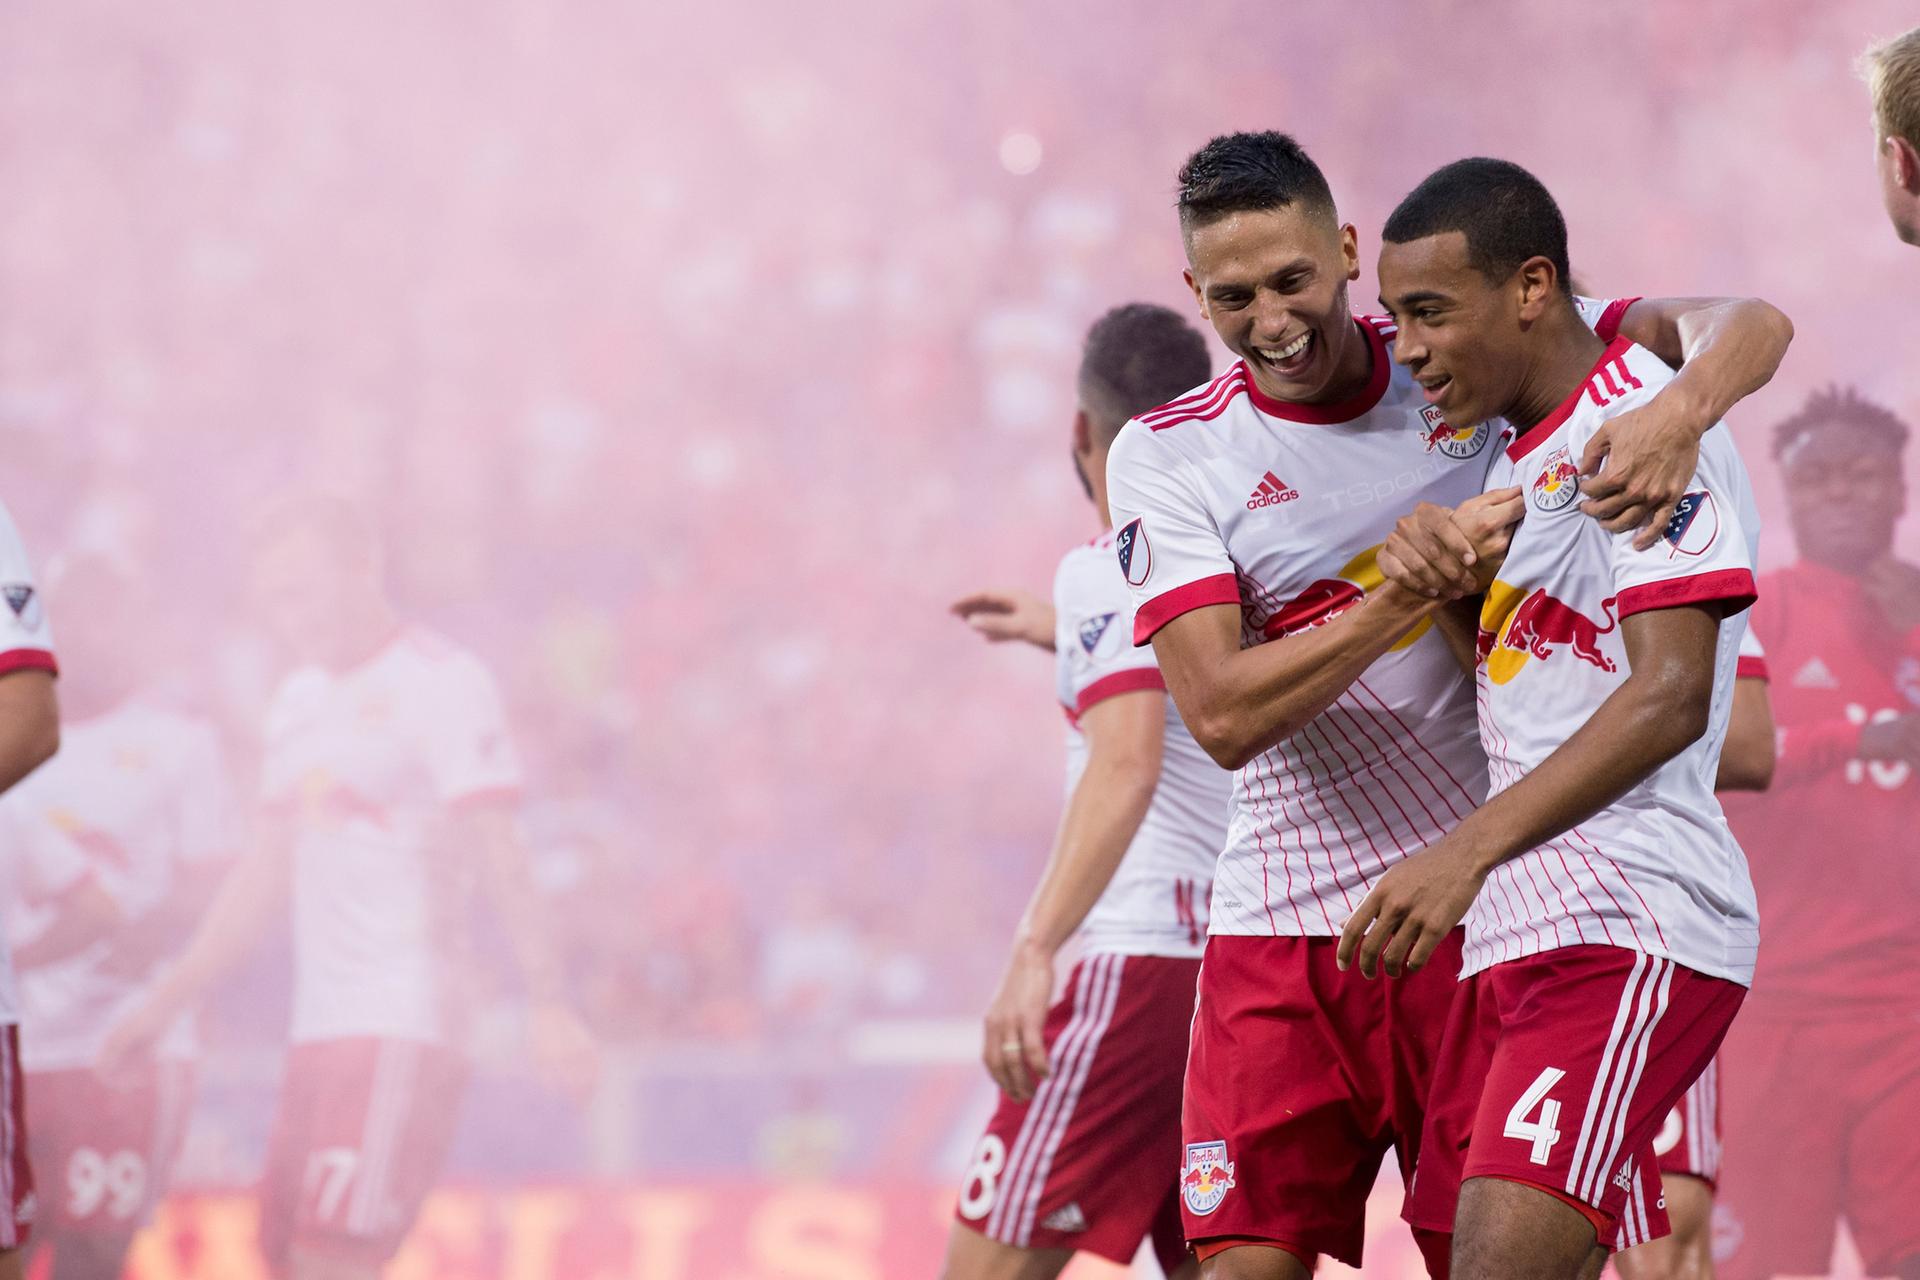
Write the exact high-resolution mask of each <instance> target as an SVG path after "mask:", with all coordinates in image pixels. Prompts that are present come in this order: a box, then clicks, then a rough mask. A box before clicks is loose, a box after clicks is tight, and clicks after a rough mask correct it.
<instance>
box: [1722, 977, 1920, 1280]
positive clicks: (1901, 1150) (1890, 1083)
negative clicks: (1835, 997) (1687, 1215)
mask: <svg viewBox="0 0 1920 1280" xmlns="http://www.w3.org/2000/svg"><path fill="white" fill-rule="evenodd" d="M1916 981H1920V979H1916ZM1754 1005H1755V1006H1756V1007H1750V1008H1749V1009H1748V1010H1747V1012H1745V1013H1743V1014H1742V1015H1741V1016H1740V1024H1739V1026H1738V1027H1736V1028H1735V1030H1734V1034H1733V1036H1732V1038H1731V1039H1730V1041H1729V1044H1728V1049H1727V1062H1728V1069H1727V1075H1726V1097H1725V1115H1726V1122H1727V1151H1728V1156H1727V1162H1726V1168H1725V1171H1724V1174H1723V1177H1722V1179H1721V1182H1720V1196H1719V1200H1720V1203H1719V1206H1718V1209H1717V1210H1716V1213H1715V1222H1714V1225H1715V1228H1716V1231H1715V1235H1716V1236H1717V1237H1718V1239H1719V1241H1720V1243H1721V1244H1722V1245H1723V1246H1725V1248H1726V1249H1727V1250H1729V1253H1728V1254H1727V1256H1726V1257H1725V1258H1724V1260H1722V1261H1721V1262H1720V1264H1719V1266H1720V1274H1721V1275H1722V1276H1723V1277H1726V1278H1727V1280H1756V1278H1757V1277H1766V1276H1772V1275H1774V1274H1775V1273H1778V1274H1780V1275H1825V1274H1826V1272H1827V1264H1828V1261H1829V1260H1830V1259H1831V1258H1832V1256H1833V1239H1834V1231H1835V1224H1836V1223H1837V1222H1838V1220H1839V1219H1840V1218H1842V1217H1844V1218H1846V1220H1847V1225H1848V1227H1849V1228H1850V1229H1851V1230H1852V1232H1853V1239H1854V1242H1855V1243H1856V1244H1857V1245H1859V1247H1860V1258H1861V1262H1862V1264H1863V1265H1864V1274H1866V1275H1870V1276H1891V1275H1896V1274H1910V1273H1907V1272H1902V1271H1901V1270H1900V1268H1901V1266H1902V1265H1903V1264H1904V1265H1906V1266H1911V1265H1912V1260H1913V1259H1915V1258H1920V1017H1916V1016H1915V1013H1914V1009H1913V1007H1912V1006H1911V1005H1908V1006H1907V1007H1906V1008H1900V1007H1898V1006H1894V1007H1891V1008H1888V1009H1887V1010H1886V1013H1885V1015H1884V1016H1875V1017H1860V1016H1858V1014H1857V1012H1855V1013H1838V1014H1835V1015H1829V1016H1827V1017H1825V1018H1819V1019H1810V1018H1805V1017H1776V1016H1773V1015H1772V1014H1771V1012H1770V1011H1769V1010H1768V1009H1767V1008H1766V1003H1765V1001H1764V999H1756V1000H1755V1001H1754Z"/></svg>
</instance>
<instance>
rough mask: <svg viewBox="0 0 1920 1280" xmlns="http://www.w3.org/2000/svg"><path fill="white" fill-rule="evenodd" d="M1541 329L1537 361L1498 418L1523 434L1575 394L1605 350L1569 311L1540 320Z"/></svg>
mask: <svg viewBox="0 0 1920 1280" xmlns="http://www.w3.org/2000/svg"><path fill="white" fill-rule="evenodd" d="M1540 327H1541V329H1542V330H1543V332H1541V333H1539V334H1537V335H1536V338H1535V346H1536V348H1537V351H1538V358H1537V359H1536V361H1535V362H1534V365H1533V367H1532V368H1531V369H1529V370H1528V371H1527V373H1526V375H1525V376H1524V377H1523V378H1522V379H1521V381H1520V388H1519V390H1518V391H1517V392H1516V393H1515V395H1514V398H1513V401H1512V402H1511V403H1510V404H1508V405H1507V408H1506V410H1505V412H1503V413H1502V415H1501V416H1502V417H1504V418H1505V419H1506V420H1507V421H1508V422H1511V423H1512V424H1513V425H1514V426H1515V427H1518V428H1519V429H1520V430H1521V431H1523V432H1524V431H1528V430H1530V429H1532V428H1533V427H1536V426H1538V425H1539V424H1540V421H1541V420H1542V419H1543V418H1545V417H1546V416H1547V415H1548V414H1550V413H1552V412H1553V411H1554V410H1555V409H1557V408H1559V407H1560V406H1561V404H1562V403H1564V402H1565V401H1566V400H1567V398H1568V397H1569V396H1572V395H1573V394H1575V393H1576V392H1578V391H1579V390H1580V388H1581V386H1582V385H1583V384H1584V383H1585V382H1586V380H1587V379H1588V378H1591V377H1592V376H1593V366H1594V365H1596V364H1598V363H1599V362H1600V357H1601V355H1602V354H1604V353H1605V351H1606V349H1607V344H1606V343H1604V342H1602V341H1600V339H1599V337H1598V336H1597V335H1596V334H1595V333H1594V332H1593V330H1591V329H1589V328H1587V326H1586V325H1585V324H1583V323H1581V321H1580V318H1579V317H1578V316H1577V315H1575V314H1574V313H1573V311H1572V309H1571V308H1568V309H1567V312H1566V314H1565V315H1557V314H1556V315H1552V316H1548V317H1545V318H1543V319H1542V320H1541V322H1540Z"/></svg>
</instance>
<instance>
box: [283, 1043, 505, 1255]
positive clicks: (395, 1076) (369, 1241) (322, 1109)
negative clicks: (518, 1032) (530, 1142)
mask: <svg viewBox="0 0 1920 1280" xmlns="http://www.w3.org/2000/svg"><path fill="white" fill-rule="evenodd" d="M466 1081H467V1065H466V1061H465V1059H463V1058H462V1057H461V1056H460V1055H459V1054H456V1053H454V1052H453V1051H452V1050H450V1049H445V1048H441V1047H439V1046H437V1045H428V1044H417V1043H411V1042H408V1041H404V1040H381V1039H374V1038H371V1037H360V1038H352V1039H344V1040H320V1041H316V1042H314V1043H311V1044H297V1045H295V1046H293V1048H292V1050H291V1051H290V1052H289V1053H288V1055H287V1069H286V1079H285V1081H284V1082H283V1083H282V1085H281V1088H280V1106H279V1111H278V1114H277V1115H276V1116H275V1117H274V1126H273V1136H272V1137H271V1138H270V1139H269V1140H268V1143H267V1164H266V1173H265V1175H264V1180H263V1184H262V1186H261V1190H260V1249H261V1252H262V1253H263V1254H265V1255H266V1258H267V1260H268V1263H269V1264H270V1265H271V1266H272V1267H273V1269H274V1270H275V1272H276V1273H279V1272H284V1270H285V1264H286V1260H287V1258H288V1256H289V1254H290V1253H291V1252H292V1250H293V1249H294V1248H296V1247H297V1248H299V1249H301V1250H303V1251H310V1252H313V1253H317V1254H323V1255H326V1256H328V1257H332V1258H336V1259H339V1260H340V1261H343V1262H350V1263H355V1264H359V1265H366V1266H378V1265H380V1264H381V1263H384V1262H386V1261H387V1260H388V1259H389V1258H391V1257H392V1256H393V1255H394V1254H395V1253H396V1252H398V1250H399V1248H400V1244H401V1241H403V1240H404V1239H406V1235H407V1232H408V1231H409V1230H410V1229H411V1228H412V1226H413V1221H414V1219H415V1218H416V1217H417V1216H418V1215H419V1213H420V1206H421V1204H422V1203H423V1202H424V1201H425V1200H426V1198H427V1192H429V1191H431V1190H432V1189H433V1184H434V1182H435V1180H436V1179H437V1178H438V1177H439V1175H440V1166H441V1164H442V1163H443V1162H444V1161H445V1160H446V1156H447V1149H448V1147H449V1146H450V1145H451V1144H452V1141H453V1133H454V1127H455V1125H456V1123H457V1122H458V1120H459V1113H460V1099H461V1096H462V1095H463V1094H464V1093H465V1091H466Z"/></svg>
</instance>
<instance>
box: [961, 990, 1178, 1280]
mask: <svg viewBox="0 0 1920 1280" xmlns="http://www.w3.org/2000/svg"><path fill="white" fill-rule="evenodd" d="M1199 969H1200V962H1199V961H1198V960H1182V959H1174V958H1167V957H1160V956H1120V955H1092V956H1088V957H1086V958H1085V959H1084V960H1082V961H1081V962H1080V963H1079V964H1078V965H1076V966H1074V970H1073V973H1072V974H1071V975H1070V977H1069V980H1068V983H1067V994H1066V996H1065V997H1064V998H1063V999H1062V1000H1061V1001H1060V1002H1059V1003H1058V1004H1056V1005H1054V1007H1053V1008H1052V1010H1051V1011H1049V1012H1048V1014H1047V1025H1046V1040H1047V1061H1048V1065H1049V1069H1050V1072H1051V1074H1049V1075H1048V1076H1047V1078H1046V1079H1045V1080H1043V1081H1041V1083H1040V1087H1039V1089H1037V1090H1036V1091H1035V1093H1034V1098H1033V1101H1031V1102H1024V1103H1017V1102H1011V1101H1009V1100H1007V1099H1005V1098H1002V1099H1001V1101H1000V1107H999V1109H998V1110H997V1111H995V1112H994V1115H993V1119H992V1120H991V1121H990V1122H989V1123H988V1125H987V1131H986V1133H985V1134H984V1135H983V1136H982V1137H981V1139H980V1142H979V1145H977V1146H976V1147H975V1148H974V1152H973V1162H972V1163H971V1164H970V1165H969V1166H968V1169H967V1175H966V1181H965V1182H963V1183H962V1184H961V1187H960V1200H959V1204H958V1205H957V1206H956V1207H955V1211H954V1212H955V1216H956V1217H957V1218H958V1220H959V1221H960V1222H961V1223H962V1224H963V1225H965V1226H968V1227H971V1228H972V1229H973V1230H975V1231H978V1232H980V1233H981V1234H982V1235H985V1236H986V1237H987V1238H988V1239H990V1240H998V1241H1000V1242H1001V1243H1003V1244H1010V1245H1015V1246H1018V1247H1020V1248H1026V1249H1078V1250H1084V1251H1086V1252H1088V1253H1093V1254H1097V1255H1099V1256H1100V1257H1102V1258H1107V1259H1110V1260H1112V1261H1114V1262H1119V1263H1127V1262H1131V1261H1132V1260H1133V1255H1134V1254H1135V1253H1136V1252H1138V1251H1139V1248H1140V1242H1141V1241H1142V1240H1143V1239H1147V1238H1149V1237H1151V1239H1152V1240H1153V1246H1154V1252H1155V1253H1156V1254H1158V1255H1159V1258H1160V1265H1161V1267H1162V1268H1163V1269H1165V1270H1172V1269H1173V1267H1174V1266H1176V1265H1178V1264H1179V1262H1180V1261H1181V1260H1182V1259H1184V1258H1185V1257H1186V1243H1185V1241H1184V1240H1183V1239H1182V1237H1181V1235H1180V1215H1179V1211H1178V1210H1177V1208H1176V1207H1175V1206H1176V1202H1177V1198H1178V1194H1179V1193H1178V1191H1177V1190H1176V1188H1175V1185H1174V1178H1175V1175H1176V1172H1177V1171H1178V1169H1179V1168H1180V1076H1181V1072H1182V1070H1183V1069H1184V1068H1185V1066H1186V1061H1187V1027H1188V1025H1189V1023H1191V1022H1192V1020H1193V990H1194V980H1195V978H1196V977H1197V976H1198V973H1199Z"/></svg>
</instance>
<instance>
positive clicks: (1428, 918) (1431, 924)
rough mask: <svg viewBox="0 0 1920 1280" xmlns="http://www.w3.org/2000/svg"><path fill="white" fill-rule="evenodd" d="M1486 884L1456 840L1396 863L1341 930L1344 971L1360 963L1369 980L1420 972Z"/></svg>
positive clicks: (1340, 950)
mask: <svg viewBox="0 0 1920 1280" xmlns="http://www.w3.org/2000/svg"><path fill="white" fill-rule="evenodd" d="M1485 882H1486V874H1485V873H1484V872H1482V871H1480V870H1479V869H1478V867H1477V866H1476V865H1475V862H1474V859H1473V858H1472V857H1471V856H1470V855H1469V853H1468V851H1467V849H1466V847H1465V845H1464V844H1462V843H1460V842H1459V841H1456V840H1454V839H1452V838H1451V837H1447V838H1443V839H1442V840H1441V841H1440V842H1439V843H1438V844H1434V845H1429V846H1428V847H1427V848H1426V849H1424V850H1422V851H1421V852H1419V853H1416V854H1414V855H1413V856H1412V857H1410V858H1407V859H1405V860H1404V861H1401V862H1398V863H1395V864H1394V865H1393V866H1391V867H1389V868H1388V869H1387V872H1386V874H1385V875H1383V876H1381V877H1380V878H1379V879H1378V880H1376V881H1375V882H1374V885H1373V891H1372V892H1371V893H1369V894H1368V895H1367V896H1366V898H1365V900H1364V901H1362V902H1361V903H1360V908H1359V910H1357V911H1355V912H1354V913H1353V917H1352V918H1351V919H1349V920H1348V921H1347V925H1346V928H1345V929H1343V930H1341V932H1340V948H1339V951H1338V953H1337V956H1336V959H1337V961H1338V963H1339V965H1340V968H1341V969H1342V970H1345V969H1348V968H1351V967H1352V966H1353V964H1354V962H1355V961H1356V960H1357V961H1358V962H1359V965H1360V972H1361V974H1362V975H1364V976H1365V977H1368V978H1371V977H1374V976H1376V974H1378V973H1379V972H1380V971H1381V970H1382V969H1384V970H1385V971H1386V975H1387V976H1388V977H1389V978H1397V977H1399V976H1400V975H1401V974H1403V973H1414V972H1417V971H1418V970H1420V969H1421V968H1423V967H1425V965H1426V963H1427V961H1428V960H1430V959H1432V958H1433V953H1434V951H1435V949H1437V948H1438V947H1439V946H1440V944H1441V943H1442V942H1444V941H1446V937H1447V935H1448V934H1449V933H1451V932H1453V929H1454V926H1455V925H1457V924H1459V923H1460V921H1461V919H1462V918H1463V917H1464V916H1465V915H1466V914H1467V908H1468V907H1470V906H1472V905H1473V900H1474V898H1475V897H1477V896H1479V893H1480V886H1481V885H1482V884H1484V883H1485Z"/></svg>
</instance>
